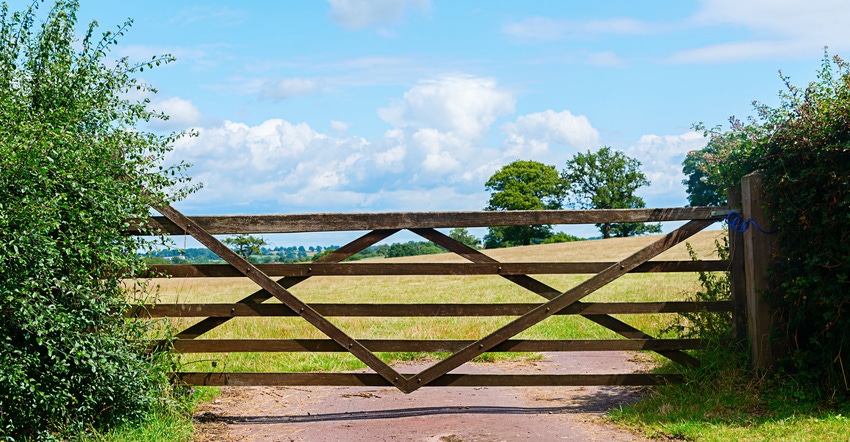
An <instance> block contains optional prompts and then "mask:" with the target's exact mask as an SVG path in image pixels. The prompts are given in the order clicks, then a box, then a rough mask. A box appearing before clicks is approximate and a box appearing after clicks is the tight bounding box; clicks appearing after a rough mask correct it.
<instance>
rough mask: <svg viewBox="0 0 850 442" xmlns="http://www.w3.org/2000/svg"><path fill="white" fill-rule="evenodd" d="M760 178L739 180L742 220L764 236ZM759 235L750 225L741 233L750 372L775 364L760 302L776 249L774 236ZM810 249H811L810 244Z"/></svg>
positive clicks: (767, 314) (768, 313) (767, 311)
mask: <svg viewBox="0 0 850 442" xmlns="http://www.w3.org/2000/svg"><path fill="white" fill-rule="evenodd" d="M763 182H764V175H763V173H762V172H760V171H757V172H753V173H751V174H749V175H746V176H744V177H743V178H742V179H741V200H742V206H743V211H742V214H743V217H744V219H745V220H750V219H752V220H753V221H754V222H755V223H756V224H758V226H759V227H760V228H761V229H762V230H763V231H764V232H770V231H771V230H773V228H772V227H771V224H770V217H769V216H767V214H766V213H765V211H764V207H765V195H764V189H763V187H762V183H763ZM764 232H762V231H759V230H758V229H756V228H755V227H753V226H752V225H751V226H750V228H749V229H747V231H745V232H744V253H745V256H746V258H745V259H746V266H745V272H744V274H745V275H746V287H747V291H746V293H747V321H748V322H747V325H748V327H747V329H748V330H749V341H750V354H751V361H752V365H753V368H756V369H769V368H772V367H773V366H774V365H775V364H776V355H775V354H774V351H773V349H772V348H771V342H770V335H771V332H772V329H773V315H772V310H773V309H772V308H771V305H770V302H768V301H767V300H765V299H764V294H765V292H766V291H767V289H768V287H769V283H768V268H769V266H770V261H771V259H773V252H774V250H776V247H777V238H776V235H769V234H766V233H764ZM813 246H815V245H814V244H813Z"/></svg>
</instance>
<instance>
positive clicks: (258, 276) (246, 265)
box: [155, 205, 407, 387]
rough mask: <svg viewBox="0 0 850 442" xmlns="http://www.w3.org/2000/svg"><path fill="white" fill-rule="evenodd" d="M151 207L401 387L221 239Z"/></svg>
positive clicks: (390, 372) (400, 381) (170, 211)
mask: <svg viewBox="0 0 850 442" xmlns="http://www.w3.org/2000/svg"><path fill="white" fill-rule="evenodd" d="M155 209H156V210H157V211H158V212H159V213H161V214H163V215H165V216H166V217H168V219H170V220H171V221H172V222H174V223H175V224H177V225H179V226H180V227H181V228H182V230H183V231H184V232H188V233H189V234H191V235H192V237H193V238H195V239H196V240H198V242H200V243H201V244H203V245H204V246H206V247H207V248H209V249H210V250H211V251H212V252H213V253H215V254H216V255H218V256H219V257H221V258H222V259H224V260H225V261H227V262H228V263H229V264H231V265H233V266H234V267H236V268H238V269H239V271H241V272H242V273H243V274H244V275H245V276H247V277H248V279H250V280H251V281H253V282H254V283H255V284H257V285H258V286H260V287H262V288H263V289H264V290H265V291H267V292H268V293H270V294H272V295H273V296H274V297H275V298H277V299H278V300H280V302H282V303H284V304H286V305H287V306H288V307H289V308H291V309H292V311H294V312H297V313H298V314H299V315H300V316H301V317H302V318H304V319H305V320H306V321H307V322H309V323H310V324H312V325H313V326H314V327H316V329H318V330H319V331H321V332H322V333H324V334H325V335H326V336H327V337H329V338H331V339H333V340H334V341H336V342H337V343H338V344H340V345H343V346H347V347H348V351H349V352H350V353H351V354H353V355H354V356H355V357H357V359H359V360H360V361H361V362H363V363H364V364H366V365H367V366H368V367H369V368H371V369H372V370H375V372H377V373H378V374H380V375H381V376H383V377H384V379H386V380H388V381H390V383H393V384H396V385H397V386H399V387H403V386H404V385H406V384H407V379H404V378H403V377H402V376H401V375H399V373H398V372H397V371H396V370H395V369H393V368H392V367H390V366H389V365H387V364H386V363H385V362H384V361H382V360H381V359H380V358H378V357H377V356H375V355H374V354H373V353H372V352H370V351H369V350H368V349H367V348H366V347H364V346H363V345H362V344H360V343H359V342H358V341H357V340H356V339H354V338H352V337H351V336H349V335H348V334H347V333H345V332H344V331H343V330H342V329H340V328H339V327H337V326H336V325H335V324H333V323H332V322H330V321H328V320H327V319H325V318H324V317H323V316H322V315H320V314H318V313H317V312H316V311H315V310H313V309H312V308H311V307H310V306H309V305H307V304H305V303H304V302H303V301H301V300H300V299H298V298H297V297H295V296H294V295H293V294H292V293H290V292H289V291H288V290H286V289H285V288H283V287H282V286H281V285H280V284H278V283H277V282H275V281H273V280H271V279H270V278H269V277H268V276H266V275H265V274H263V272H261V271H260V270H259V269H257V268H256V267H255V266H254V265H253V264H251V263H250V262H248V261H247V260H245V259H244V258H243V257H241V256H239V255H237V254H236V253H235V252H234V251H232V250H230V249H229V248H227V246H225V245H224V244H222V243H221V241H219V240H218V239H216V238H215V237H213V236H212V235H211V234H210V233H208V232H206V231H205V230H204V229H203V228H201V227H199V226H198V225H197V224H195V223H194V222H193V221H191V220H190V219H188V218H187V217H186V216H185V215H183V214H182V213H180V212H179V211H177V210H176V209H174V208H173V207H171V206H170V205H166V206H161V207H155Z"/></svg>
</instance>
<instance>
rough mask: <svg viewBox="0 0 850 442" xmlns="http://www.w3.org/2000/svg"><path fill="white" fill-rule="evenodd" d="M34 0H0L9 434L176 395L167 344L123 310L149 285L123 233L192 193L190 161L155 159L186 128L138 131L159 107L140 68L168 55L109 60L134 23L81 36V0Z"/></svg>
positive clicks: (131, 414)
mask: <svg viewBox="0 0 850 442" xmlns="http://www.w3.org/2000/svg"><path fill="white" fill-rule="evenodd" d="M39 4H40V2H38V1H33V2H31V5H30V7H29V8H27V9H25V10H23V11H20V12H15V13H10V12H9V10H8V7H7V5H6V4H5V3H4V4H2V6H0V140H2V141H0V439H2V440H44V439H48V440H69V439H75V438H77V437H79V436H80V435H81V434H84V433H86V432H87V431H89V430H91V429H92V428H94V429H105V428H108V427H110V426H113V425H117V424H120V423H124V422H128V421H129V420H131V419H137V418H140V417H141V416H143V414H144V413H147V412H148V411H150V410H151V409H152V407H154V406H156V405H157V404H162V403H163V402H162V401H165V400H168V398H169V397H170V396H171V394H170V392H171V387H170V384H169V381H168V374H169V372H170V371H171V366H170V365H164V364H170V362H169V360H168V358H167V354H165V353H162V351H159V350H157V351H154V352H153V353H148V352H147V348H146V345H145V343H144V339H146V338H147V337H149V335H148V334H147V333H149V331H150V328H149V327H150V324H146V323H144V321H141V320H140V321H127V320H126V319H125V318H124V313H125V312H126V311H127V310H128V308H129V304H128V300H132V299H136V300H138V301H141V300H142V298H144V297H146V296H148V295H147V293H146V290H145V288H146V285H145V283H144V281H140V280H137V279H136V277H135V276H134V275H139V274H142V273H143V272H145V271H146V268H147V267H146V265H145V263H144V256H145V253H144V252H146V251H149V250H152V247H151V244H150V243H148V242H147V241H146V240H145V239H144V237H142V236H132V235H126V234H124V232H125V231H126V230H127V228H128V227H129V225H130V222H131V221H132V220H134V219H135V220H140V219H146V218H147V217H148V216H149V213H150V206H162V205H164V204H168V203H170V202H173V201H175V200H178V199H180V198H182V197H183V196H185V195H186V193H188V192H190V191H191V190H192V188H191V187H187V184H186V183H187V181H188V178H186V177H185V176H184V175H183V170H184V169H183V168H184V167H185V165H184V164H178V165H175V166H173V167H165V166H160V164H162V163H163V160H164V157H165V155H166V154H167V153H168V152H169V151H170V150H171V148H172V144H173V142H174V141H175V140H177V139H178V138H179V137H181V136H183V135H184V134H182V133H172V134H169V135H157V134H154V133H150V132H146V131H144V130H141V129H140V128H139V127H137V126H138V125H139V123H140V122H145V121H148V120H150V119H157V118H164V116H163V115H161V114H158V113H156V112H154V111H152V110H149V109H148V108H147V104H148V100H147V99H143V100H141V101H136V100H133V99H131V98H129V97H130V95H129V94H128V93H129V92H130V91H134V92H136V91H137V90H140V91H141V92H142V94H147V93H149V92H151V89H150V88H149V87H148V86H147V85H146V84H144V83H140V82H138V81H137V80H136V79H135V78H133V77H132V76H133V75H135V74H136V73H137V72H140V71H142V70H143V69H147V68H150V67H153V66H155V65H158V64H160V63H163V62H168V61H170V60H171V57H168V56H165V57H154V58H152V59H151V60H150V61H146V62H144V63H141V64H138V65H133V64H130V63H129V61H128V60H127V59H126V58H119V59H118V60H117V61H114V60H115V57H114V56H111V55H110V48H111V47H112V46H113V45H115V44H116V42H117V39H118V37H120V36H121V35H122V34H123V33H124V31H125V30H126V29H127V27H128V26H129V25H130V22H129V21H128V22H127V23H125V24H124V26H122V27H120V28H118V30H117V31H107V32H105V33H100V32H96V30H97V28H96V24H95V23H92V24H91V25H90V26H89V27H88V30H87V32H84V33H83V38H82V41H80V40H78V39H77V33H76V32H75V26H76V13H77V8H78V5H77V3H76V2H74V1H61V0H60V1H57V2H56V3H55V4H54V5H53V6H52V7H51V8H50V9H49V11H48V12H47V13H46V14H43V15H41V14H39V13H38V10H37V8H38V6H39ZM148 233H151V232H148ZM160 239H161V240H164V239H163V238H161V237H160ZM140 251H141V252H142V253H139V252H140ZM128 291H129V292H128Z"/></svg>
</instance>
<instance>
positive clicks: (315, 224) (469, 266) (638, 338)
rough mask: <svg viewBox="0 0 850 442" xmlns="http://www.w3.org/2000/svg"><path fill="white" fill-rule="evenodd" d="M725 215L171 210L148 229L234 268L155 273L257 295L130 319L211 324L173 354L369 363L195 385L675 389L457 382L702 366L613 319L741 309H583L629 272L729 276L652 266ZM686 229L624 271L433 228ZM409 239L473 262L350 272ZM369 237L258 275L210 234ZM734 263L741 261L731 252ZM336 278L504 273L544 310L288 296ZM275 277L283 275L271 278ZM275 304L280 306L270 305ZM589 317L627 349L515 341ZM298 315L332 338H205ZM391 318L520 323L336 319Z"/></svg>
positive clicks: (206, 379)
mask: <svg viewBox="0 0 850 442" xmlns="http://www.w3.org/2000/svg"><path fill="white" fill-rule="evenodd" d="M723 209H725V208H724V207H691V208H670V209H624V210H586V211H561V210H559V211H487V212H440V213H436V212H429V213H373V214H362V213H361V214H358V213H346V214H313V215H260V216H195V217H187V216H184V215H183V214H181V213H180V212H178V211H177V210H175V209H174V208H173V207H170V206H166V207H159V208H157V210H158V211H159V212H160V213H161V214H162V215H164V216H160V217H152V218H151V219H150V221H149V226H148V228H153V229H158V230H160V231H163V232H167V233H169V234H173V235H187V234H188V235H191V236H192V237H194V238H195V239H197V240H198V241H199V242H200V243H201V244H203V245H204V246H206V247H208V248H209V249H210V250H211V251H213V252H214V253H216V254H217V255H218V256H219V257H221V258H222V259H224V260H225V261H226V262H227V264H223V265H164V266H153V268H152V270H153V271H154V272H164V273H166V274H170V275H171V276H173V277H222V276H244V277H247V278H249V279H250V280H251V281H253V282H254V283H256V284H257V285H258V286H259V287H260V289H259V290H258V291H256V292H254V293H253V294H251V295H249V296H247V297H246V298H244V299H242V300H240V301H238V302H236V303H232V304H157V305H147V306H144V307H142V308H139V309H137V310H135V311H134V312H131V313H130V315H131V316H133V315H136V316H138V315H146V316H147V315H150V316H153V317H204V318H205V319H203V320H201V321H200V322H198V323H196V324H195V325H193V326H191V327H189V328H187V329H186V330H183V331H182V332H180V333H179V334H177V336H176V338H177V339H176V341H174V343H173V344H174V349H175V351H177V352H183V353H210V352H239V351H243V352H259V351H271V352H304V351H307V352H349V353H351V354H353V355H354V356H356V357H357V358H358V359H359V360H361V361H362V362H363V363H365V364H366V365H367V366H368V367H369V368H371V370H372V372H366V373H327V372H316V373H241V372H181V373H177V376H178V377H179V378H180V379H181V380H182V382H184V383H186V384H188V385H253V386H258V385H337V386H395V387H396V388H398V389H399V390H401V391H403V392H405V393H410V392H413V391H415V390H417V389H419V388H421V387H423V386H553V385H559V386H564V385H653V384H661V383H668V382H676V381H677V380H679V377H678V376H676V375H672V374H667V375H664V374H641V373H633V374H600V375H591V374H556V375H553V374H546V375H532V374H523V375H517V374H503V375H483V374H454V373H450V372H451V371H452V370H454V369H455V368H457V367H459V366H461V365H463V364H464V363H466V362H469V361H471V360H472V359H473V358H475V357H476V356H478V355H481V354H482V353H485V352H505V351H512V352H541V351H577V350H651V351H655V352H657V353H658V354H661V355H663V356H665V357H667V358H669V359H671V360H673V361H675V362H677V363H680V364H686V365H698V364H699V361H698V360H696V359H695V358H694V357H692V356H691V355H689V354H687V353H685V352H684V351H683V350H690V349H697V348H700V347H702V346H703V345H704V344H705V343H703V342H701V341H699V340H692V339H656V338H654V337H652V336H650V335H648V334H646V333H644V332H642V331H640V330H638V329H636V328H634V327H632V326H631V325H629V324H626V323H625V322H623V321H621V320H620V319H617V318H615V317H614V316H611V315H613V314H641V313H675V312H694V311H701V310H707V311H731V312H733V321H734V323H735V324H736V325H737V324H739V323H740V321H741V314H740V312H741V306H740V305H739V304H740V303H739V302H737V301H734V302H733V301H726V302H711V303H693V302H642V303H618V302H613V303H590V302H582V301H581V300H582V299H583V298H585V297H586V296H588V295H589V294H591V293H592V292H594V291H596V290H598V289H599V288H601V287H603V286H604V285H606V284H608V283H610V282H611V281H614V280H615V279H617V278H619V277H621V276H623V275H625V274H627V273H630V272H696V271H723V270H728V269H730V266H731V264H733V262H730V261H721V260H714V261H652V262H650V261H649V260H650V259H651V258H653V257H655V256H657V255H659V254H660V253H662V252H664V251H665V250H667V249H669V248H671V247H673V246H675V245H676V244H679V243H681V242H683V241H685V240H687V239H688V238H689V237H691V236H692V235H694V234H695V233H697V232H699V231H701V230H703V229H704V228H706V227H708V226H709V225H711V224H713V223H715V222H717V221H718V220H722V219H723V215H724V214H725V213H726V211H725V210H723ZM663 221H687V223H685V224H684V225H683V226H681V227H680V228H678V229H676V230H675V231H673V232H671V233H669V234H667V235H664V236H662V237H660V239H658V240H656V241H655V242H653V243H652V244H649V245H648V246H646V247H645V248H643V249H642V250H640V251H638V252H636V253H633V254H632V255H630V256H627V257H623V258H622V259H621V260H620V261H617V262H606V263H600V262H580V263H576V262H521V263H517V262H498V261H496V260H495V259H493V258H491V257H489V256H488V255H486V254H484V253H482V252H481V251H479V250H476V249H473V248H470V247H468V246H466V245H464V244H461V243H459V242H457V241H455V240H453V239H452V238H450V237H449V236H447V235H445V234H443V233H441V232H440V231H438V230H436V229H438V228H455V227H490V226H527V225H541V224H551V225H563V224H596V223H605V222H610V223H624V222H663ZM402 229H407V230H410V231H411V232H414V233H416V234H418V235H419V236H421V237H423V238H425V239H427V240H429V241H432V242H434V243H435V244H437V245H439V246H442V247H444V248H445V249H447V250H449V251H450V252H453V253H456V254H458V255H460V256H462V257H463V258H465V259H466V261H468V262H464V263H406V264H397V263H354V264H351V263H343V262H342V261H343V260H345V259H346V258H348V257H350V256H352V255H354V254H356V253H357V252H359V251H361V250H364V249H366V248H367V247H369V246H371V245H374V244H376V243H378V242H379V241H382V240H384V239H386V238H388V237H390V236H391V235H393V234H394V233H396V232H398V231H400V230H402ZM363 230H365V231H368V233H366V234H364V235H363V236H361V237H359V238H358V239H356V240H354V241H352V242H350V243H349V244H347V245H345V246H343V247H341V248H339V249H337V250H335V251H333V252H332V253H330V254H328V255H325V256H323V257H322V258H320V259H318V260H317V261H315V262H313V263H309V264H306V263H302V264H265V265H254V264H251V263H249V262H248V261H246V260H245V259H243V258H242V257H241V256H239V255H237V254H236V253H234V252H233V251H231V250H230V249H229V248H227V247H226V246H225V245H223V244H222V243H221V242H220V241H219V240H218V239H216V238H215V237H214V236H213V235H222V234H235V233H244V234H260V233H265V234H271V233H292V232H329V231H363ZM732 256H733V261H734V259H735V258H734V256H735V253H734V251H733V255H732ZM568 273H575V274H579V273H581V274H595V275H594V276H592V277H591V278H589V279H587V280H585V281H584V282H581V283H580V284H578V285H576V286H575V287H573V288H571V289H569V290H566V291H563V292H562V291H560V290H557V289H555V288H553V287H550V286H549V285H547V284H544V283H543V282H541V281H539V280H537V279H535V278H533V277H531V276H528V275H532V274H568ZM330 275H349V276H351V275H377V276H381V275H498V276H501V277H503V278H506V279H507V280H510V281H512V282H513V283H515V284H517V285H519V286H521V287H523V288H525V289H527V290H530V291H531V292H534V293H536V294H538V295H540V296H541V297H542V298H543V299H542V301H541V302H539V303H525V304H522V303H515V304H351V303H349V304H307V303H305V302H303V301H301V300H300V299H299V298H298V297H296V296H295V295H293V294H292V293H291V292H290V291H289V289H290V288H291V287H293V286H295V285H296V284H298V283H300V282H302V281H304V280H306V279H308V278H315V277H322V276H330ZM273 277H280V278H279V279H273ZM272 298H276V299H278V300H280V301H281V303H282V304H277V303H264V301H267V300H269V299H272ZM563 314H566V315H581V316H582V317H584V318H586V319H587V320H589V321H592V322H594V323H596V324H599V325H602V326H603V327H606V328H608V329H610V330H612V331H614V332H616V333H617V334H619V335H621V336H623V337H624V338H626V339H619V340H593V341H586V340H525V339H512V338H513V337H514V336H516V335H517V334H519V333H520V332H522V331H524V330H526V329H528V328H529V327H532V326H533V325H535V324H538V323H540V322H541V321H543V320H544V319H546V318H548V317H550V316H552V315H563ZM293 315H298V316H300V317H302V318H304V319H305V320H306V321H308V322H309V323H310V324H312V325H313V326H314V327H316V328H317V329H318V330H320V331H321V332H322V333H324V334H325V335H326V336H327V338H328V339H314V340H309V339H263V340H206V339H199V338H200V337H201V336H202V335H203V334H204V333H206V332H208V331H210V330H212V329H214V328H215V327H217V326H219V325H221V324H224V323H225V322H227V321H229V320H230V319H232V318H235V317H240V316H293ZM336 316H357V317H367V316H376V317H390V316H395V317H399V316H420V317H421V316H434V317H436V316H511V317H516V318H515V319H513V320H512V321H510V322H509V323H507V324H506V325H504V326H502V327H500V328H498V329H497V330H495V331H494V332H492V333H490V334H489V335H487V336H485V337H483V338H480V339H478V340H474V341H463V340H389V339H385V340H365V339H357V338H355V337H353V336H350V335H348V334H346V333H345V332H344V331H343V330H341V329H340V328H339V327H337V326H336V325H334V323H333V322H331V321H329V320H328V319H327V317H336ZM376 352H450V353H451V355H450V356H448V357H446V358H445V359H442V360H440V361H439V362H437V363H435V364H433V365H432V366H430V367H428V368H426V369H424V370H423V371H421V372H419V373H400V372H398V371H397V370H396V369H394V368H393V367H391V366H390V365H388V364H387V363H385V362H384V361H383V360H381V359H380V358H378V357H377V356H376V355H375V353H376Z"/></svg>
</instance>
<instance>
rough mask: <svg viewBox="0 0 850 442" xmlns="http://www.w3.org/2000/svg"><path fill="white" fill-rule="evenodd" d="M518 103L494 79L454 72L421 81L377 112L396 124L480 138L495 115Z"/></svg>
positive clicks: (501, 113)
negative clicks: (400, 98)
mask: <svg viewBox="0 0 850 442" xmlns="http://www.w3.org/2000/svg"><path fill="white" fill-rule="evenodd" d="M515 103H516V100H515V99H514V97H513V95H512V94H511V93H509V92H507V91H504V90H501V89H499V88H498V87H497V86H496V81H495V80H493V79H490V78H480V77H473V76H466V75H451V76H443V77H440V78H437V79H434V80H425V81H421V82H419V84H417V85H416V86H414V87H413V88H411V89H410V90H408V91H407V92H405V94H404V97H403V98H402V100H401V101H399V102H396V103H394V104H392V105H391V106H390V107H387V108H381V109H379V110H378V116H380V117H381V119H383V120H384V121H386V122H388V123H390V124H393V125H395V126H397V127H408V126H412V127H417V128H432V129H437V130H439V131H442V132H452V133H454V134H455V135H457V136H459V137H462V138H465V139H477V138H480V137H481V136H483V135H484V134H485V132H486V131H487V130H488V129H489V128H490V125H492V124H493V122H494V121H495V120H496V118H498V117H499V116H502V115H506V114H510V113H513V111H514V105H515Z"/></svg>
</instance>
